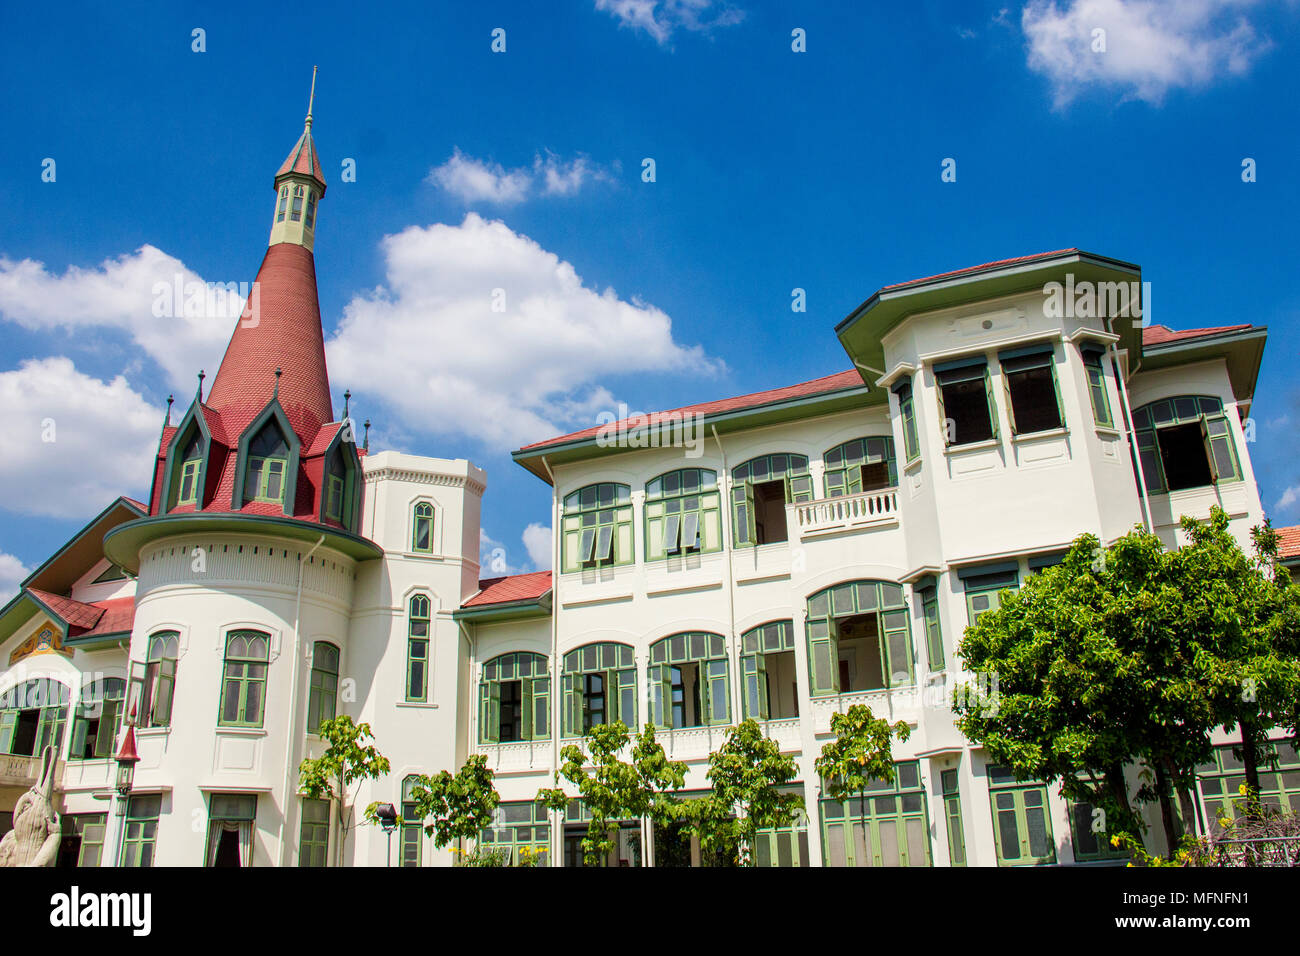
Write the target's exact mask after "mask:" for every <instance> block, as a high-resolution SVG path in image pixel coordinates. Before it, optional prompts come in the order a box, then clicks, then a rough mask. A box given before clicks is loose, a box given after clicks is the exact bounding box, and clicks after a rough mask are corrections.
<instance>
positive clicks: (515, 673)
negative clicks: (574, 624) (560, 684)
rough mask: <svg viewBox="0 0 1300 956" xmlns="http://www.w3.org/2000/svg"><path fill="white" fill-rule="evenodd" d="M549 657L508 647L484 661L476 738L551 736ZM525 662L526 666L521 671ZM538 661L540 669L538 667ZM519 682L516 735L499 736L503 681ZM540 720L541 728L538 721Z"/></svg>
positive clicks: (524, 740) (526, 740) (497, 739)
mask: <svg viewBox="0 0 1300 956" xmlns="http://www.w3.org/2000/svg"><path fill="white" fill-rule="evenodd" d="M550 663H551V662H550V659H549V658H548V657H547V656H546V655H545V654H538V653H536V652H535V651H507V652H506V653H504V654H498V655H497V656H496V657H493V658H491V659H490V660H487V661H485V662H484V663H483V668H482V673H481V675H480V677H479V724H478V739H479V743H481V744H521V743H531V742H533V741H538V740H550V739H551V735H550V732H549V730H550V713H551V671H550ZM525 665H527V667H526V669H527V670H528V673H527V674H524V673H523V671H524V670H525ZM539 665H540V668H541V669H540V671H539V670H538V667H539ZM507 683H518V684H519V709H520V715H519V739H517V740H502V739H501V728H500V717H501V710H500V707H501V697H500V689H501V685H502V684H507ZM539 723H540V729H538V725H539Z"/></svg>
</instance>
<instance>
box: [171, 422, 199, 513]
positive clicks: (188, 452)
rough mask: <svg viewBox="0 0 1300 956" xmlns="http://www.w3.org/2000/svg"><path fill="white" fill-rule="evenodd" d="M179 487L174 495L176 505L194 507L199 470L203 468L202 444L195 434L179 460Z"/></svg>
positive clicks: (197, 499)
mask: <svg viewBox="0 0 1300 956" xmlns="http://www.w3.org/2000/svg"><path fill="white" fill-rule="evenodd" d="M181 462H182V464H181V486H180V490H179V491H177V493H176V503H177V504H178V505H196V504H198V502H199V469H200V468H202V466H203V443H202V442H201V441H200V440H199V435H198V433H197V432H196V433H195V435H194V438H193V439H192V440H191V441H190V443H189V445H188V447H186V449H185V454H184V456H183V457H182V458H181Z"/></svg>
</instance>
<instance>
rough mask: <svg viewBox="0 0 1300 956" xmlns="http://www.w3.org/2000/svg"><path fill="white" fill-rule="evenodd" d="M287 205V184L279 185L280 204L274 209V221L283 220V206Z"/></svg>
mask: <svg viewBox="0 0 1300 956" xmlns="http://www.w3.org/2000/svg"><path fill="white" fill-rule="evenodd" d="M288 205H289V187H288V186H281V187H280V204H279V206H277V207H276V210H275V221H276V222H284V210H285V207H286V206H288Z"/></svg>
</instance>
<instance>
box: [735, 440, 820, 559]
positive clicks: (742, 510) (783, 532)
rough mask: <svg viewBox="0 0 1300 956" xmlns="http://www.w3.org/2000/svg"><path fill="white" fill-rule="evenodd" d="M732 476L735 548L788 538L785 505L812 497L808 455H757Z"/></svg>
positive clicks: (809, 499) (738, 468)
mask: <svg viewBox="0 0 1300 956" xmlns="http://www.w3.org/2000/svg"><path fill="white" fill-rule="evenodd" d="M731 477H732V479H733V481H732V485H731V509H732V517H733V518H734V526H733V528H732V537H733V538H734V539H735V544H736V547H741V546H743V545H754V544H772V543H774V542H777V541H788V540H789V534H788V531H787V529H786V525H785V506H786V505H787V504H789V503H790V502H802V501H812V497H813V488H812V476H811V475H809V474H808V458H807V456H806V455H792V454H785V453H782V454H776V455H760V456H759V457H758V458H751V459H750V460H749V461H747V462H745V463H744V464H742V465H737V466H736V467H735V468H733V469H732V470H731Z"/></svg>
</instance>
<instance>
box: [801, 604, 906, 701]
mask: <svg viewBox="0 0 1300 956" xmlns="http://www.w3.org/2000/svg"><path fill="white" fill-rule="evenodd" d="M870 589H874V590H870ZM886 589H889V592H888V593H889V594H890V595H891V596H892V594H893V592H894V591H897V593H898V598H897V600H898V603H896V604H894V603H886V593H887V592H886ZM868 593H871V594H873V596H874V602H875V603H874V604H869V603H868V602H866V601H865V600H864V599H863V598H864V596H865V595H866V594H868ZM871 613H874V614H876V615H877V620H876V637H877V640H878V641H879V647H880V655H881V676H882V678H883V680H884V682H885V686H884V687H880V688H868V689H866V690H861V691H846V690H843V689H842V688H841V687H840V686H839V683H840V669H839V641H838V636H837V633H836V630H835V628H834V624H833V622H834V621H836V620H839V619H842V618H847V617H856V616H859V615H863V614H871ZM886 615H898V617H897V618H896V621H895V623H896V624H897V623H899V622H901V624H902V626H901V627H900V626H893V627H886V626H885V617H886ZM911 618H912V614H911V611H910V609H909V605H908V603H907V598H906V594H905V592H904V590H903V585H902V584H900V583H898V582H896V581H884V580H880V579H877V578H862V579H855V580H851V581H841V582H839V583H837V584H832V585H830V586H829V587H826V588H822V589H821V590H820V591H817V592H815V593H813V594H811V595H809V596H808V599H807V601H806V618H805V624H804V633H805V638H806V640H807V651H808V683H809V687H808V696H809V697H814V698H816V697H837V696H840V695H842V694H850V693H852V694H866V693H874V692H877V691H889V690H893V689H894V688H896V687H910V686H913V685H914V684H915V683H916V654H915V649H914V648H913V647H912V625H911ZM900 638H901V639H902V641H903V648H904V649H905V651H906V655H905V656H906V659H907V679H906V681H899V682H897V683H896V682H895V681H894V673H893V671H892V665H893V654H894V650H893V648H892V646H891V644H892V642H893V641H895V640H898V639H900ZM822 644H825V645H826V649H825V655H824V656H825V664H826V666H828V667H829V669H830V675H829V677H830V680H829V681H827V680H826V679H825V678H826V677H827V675H825V674H823V673H822V662H821V661H820V659H819V658H820V657H821V656H822V649H821V647H820V645H822Z"/></svg>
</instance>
